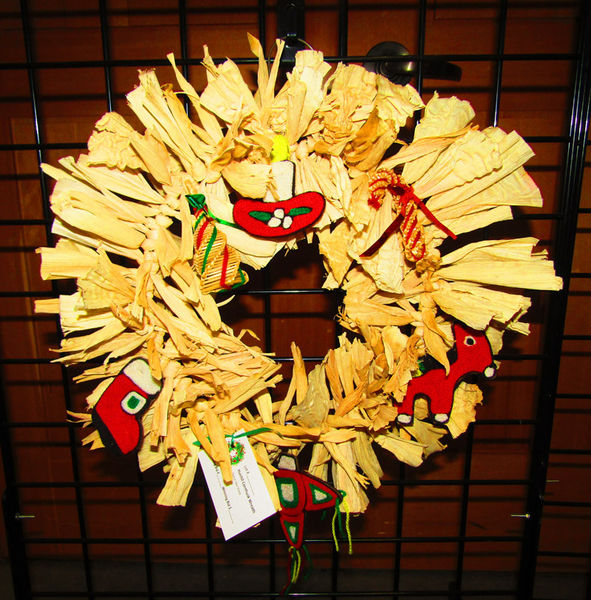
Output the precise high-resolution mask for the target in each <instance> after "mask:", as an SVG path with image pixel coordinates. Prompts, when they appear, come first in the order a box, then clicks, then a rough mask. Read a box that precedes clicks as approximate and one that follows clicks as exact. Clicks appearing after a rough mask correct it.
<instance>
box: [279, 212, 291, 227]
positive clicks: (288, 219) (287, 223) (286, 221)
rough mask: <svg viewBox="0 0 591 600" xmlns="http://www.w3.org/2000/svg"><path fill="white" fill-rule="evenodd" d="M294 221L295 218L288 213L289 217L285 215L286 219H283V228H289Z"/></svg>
mask: <svg viewBox="0 0 591 600" xmlns="http://www.w3.org/2000/svg"><path fill="white" fill-rule="evenodd" d="M292 223H293V218H292V217H290V216H289V215H287V217H285V219H283V223H282V224H281V225H282V227H283V229H289V228H290V227H291V224H292Z"/></svg>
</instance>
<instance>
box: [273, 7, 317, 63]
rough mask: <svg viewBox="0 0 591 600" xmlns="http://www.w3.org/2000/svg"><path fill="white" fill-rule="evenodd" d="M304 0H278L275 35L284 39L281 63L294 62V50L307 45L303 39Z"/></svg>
mask: <svg viewBox="0 0 591 600" xmlns="http://www.w3.org/2000/svg"><path fill="white" fill-rule="evenodd" d="M304 9H305V6H304V0H278V2H277V37H278V38H280V39H282V40H284V41H285V48H284V49H283V55H282V57H281V62H282V63H294V62H295V55H296V52H299V51H300V50H305V49H306V48H308V47H309V46H308V45H307V44H306V42H305V41H304V39H305V13H304Z"/></svg>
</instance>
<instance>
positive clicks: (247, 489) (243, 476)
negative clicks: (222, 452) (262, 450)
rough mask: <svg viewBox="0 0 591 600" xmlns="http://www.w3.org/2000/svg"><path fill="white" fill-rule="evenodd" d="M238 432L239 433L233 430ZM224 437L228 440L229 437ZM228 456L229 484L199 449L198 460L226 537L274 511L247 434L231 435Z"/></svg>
mask: <svg viewBox="0 0 591 600" xmlns="http://www.w3.org/2000/svg"><path fill="white" fill-rule="evenodd" d="M240 433H243V432H242V431H238V432H237V434H240ZM226 439H227V440H228V442H229V441H230V438H229V437H228V438H226ZM230 456H231V457H232V463H233V464H232V484H230V485H226V484H225V483H224V480H223V478H222V473H221V471H220V468H219V467H218V466H217V465H216V464H215V463H214V462H213V461H212V460H211V458H209V456H207V453H206V452H203V451H202V452H199V462H201V468H202V469H203V474H204V475H205V481H206V482H207V487H208V488H209V493H210V494H211V499H212V500H213V505H214V506H215V510H216V513H217V515H218V519H219V521H220V525H221V527H222V532H223V534H224V538H225V539H226V540H229V539H230V538H232V537H234V536H235V535H238V534H239V533H241V532H242V531H245V530H246V529H249V528H250V527H252V526H254V525H256V524H257V523H260V522H261V521H262V520H263V519H266V518H267V517H270V516H271V515H272V514H274V513H275V512H276V510H275V507H274V506H273V500H272V499H271V496H270V495H269V492H268V491H267V486H266V485H265V481H264V479H263V476H262V474H261V472H260V471H259V467H258V465H257V461H256V458H255V455H254V452H253V450H252V447H251V445H250V442H249V441H248V437H246V436H244V437H239V438H236V436H234V448H231V449H230Z"/></svg>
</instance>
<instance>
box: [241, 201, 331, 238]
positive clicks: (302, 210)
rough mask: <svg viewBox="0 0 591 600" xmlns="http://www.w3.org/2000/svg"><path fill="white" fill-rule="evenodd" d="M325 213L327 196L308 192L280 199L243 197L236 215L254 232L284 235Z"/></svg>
mask: <svg viewBox="0 0 591 600" xmlns="http://www.w3.org/2000/svg"><path fill="white" fill-rule="evenodd" d="M323 212H324V196H323V195H322V194H319V193H318V192H305V193H303V194H298V195H297V196H293V197H292V198H289V199H288V200H280V201H278V202H263V201H262V200H249V199H247V198H241V199H240V200H238V202H236V204H235V205H234V210H233V217H234V221H235V222H236V223H237V224H238V225H240V227H242V228H243V229H244V230H245V231H247V232H248V233H250V234H251V235H255V236H257V237H264V238H282V237H287V236H290V235H293V234H294V233H297V232H298V231H301V230H302V229H305V228H306V227H309V226H310V225H312V224H313V223H315V222H316V221H317V220H318V219H319V218H320V216H321V215H322V213H323Z"/></svg>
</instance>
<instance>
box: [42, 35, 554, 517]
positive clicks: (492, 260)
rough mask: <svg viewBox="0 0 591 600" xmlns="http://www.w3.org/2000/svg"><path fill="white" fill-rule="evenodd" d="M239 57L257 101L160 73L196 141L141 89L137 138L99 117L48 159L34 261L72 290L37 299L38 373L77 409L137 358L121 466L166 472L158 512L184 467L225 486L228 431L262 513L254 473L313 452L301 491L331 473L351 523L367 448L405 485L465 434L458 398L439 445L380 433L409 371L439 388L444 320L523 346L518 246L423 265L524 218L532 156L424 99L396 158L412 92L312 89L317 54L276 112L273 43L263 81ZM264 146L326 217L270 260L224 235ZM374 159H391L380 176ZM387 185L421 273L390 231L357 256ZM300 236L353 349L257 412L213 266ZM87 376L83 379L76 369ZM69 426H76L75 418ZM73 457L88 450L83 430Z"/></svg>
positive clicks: (549, 281) (345, 68) (542, 284)
mask: <svg viewBox="0 0 591 600" xmlns="http://www.w3.org/2000/svg"><path fill="white" fill-rule="evenodd" d="M249 45H250V48H251V50H252V52H253V54H254V55H255V56H256V57H257V58H258V73H257V82H258V89H257V90H256V92H255V93H253V92H252V91H251V89H250V88H249V86H248V85H247V83H246V82H245V81H244V79H243V77H242V75H241V72H240V70H239V68H238V67H237V65H236V64H235V63H233V62H232V61H230V60H226V61H225V62H223V63H222V64H219V65H216V63H215V62H214V61H213V59H212V58H211V56H209V53H208V51H207V47H206V48H205V58H204V63H203V64H204V67H205V69H206V72H207V85H206V87H205V89H204V90H203V92H201V93H198V91H197V90H196V89H195V88H194V87H193V86H192V85H191V83H190V82H188V81H187V80H186V79H185V78H184V77H183V76H182V74H181V73H180V71H179V70H178V69H177V68H176V65H175V61H174V56H172V55H169V57H168V58H169V60H170V62H171V64H172V67H173V70H174V73H175V76H176V79H177V83H178V86H179V87H180V90H181V92H182V93H184V94H185V95H186V97H187V98H188V99H189V101H190V102H191V105H192V107H193V108H194V116H195V118H194V121H191V120H190V119H189V116H188V115H187V113H186V112H185V110H184V106H183V104H182V101H181V100H180V99H179V96H178V94H177V93H175V92H173V90H172V88H171V87H170V86H161V85H160V83H159V81H158V79H157V77H156V74H155V72H154V71H143V72H141V73H140V76H139V85H138V87H137V88H136V89H134V90H133V91H132V92H130V93H129V94H128V95H127V99H128V103H129V106H130V108H131V110H132V111H133V112H134V114H135V115H136V116H137V118H138V119H139V121H140V123H141V124H142V126H143V128H144V129H143V131H136V130H135V129H134V128H133V127H132V126H131V125H130V124H129V123H128V122H127V121H126V120H125V119H124V118H123V117H121V116H120V115H118V114H117V113H112V112H111V113H107V114H106V115H104V116H103V117H102V118H101V119H99V121H97V123H96V125H95V130H94V132H93V133H92V135H91V137H90V139H89V142H88V154H82V155H81V156H80V157H78V158H77V159H74V158H72V157H68V158H65V159H63V160H61V161H60V167H59V168H58V167H53V166H51V165H43V168H44V170H45V172H46V173H47V174H48V175H50V176H51V177H53V178H54V179H55V180H56V181H57V183H56V185H55V188H54V191H53V194H52V197H51V206H52V210H53V211H54V214H55V221H54V225H53V231H54V233H55V234H56V235H57V236H58V238H59V239H58V242H57V244H56V246H55V247H54V248H41V249H39V252H40V254H41V276H42V277H43V278H44V279H67V278H72V279H75V280H76V285H77V289H76V291H75V292H74V293H71V294H69V295H62V296H60V298H59V299H55V300H54V299H50V300H41V301H37V302H36V310H37V311H39V312H47V313H54V314H55V313H59V315H60V319H61V324H62V329H63V333H64V339H63V341H62V343H61V346H60V348H59V358H57V361H59V362H62V363H64V364H68V365H69V364H83V365H84V367H85V368H84V370H83V371H82V373H80V374H79V375H78V376H77V377H76V380H77V381H95V382H96V387H95V389H94V391H92V392H91V393H90V394H89V396H88V398H87V404H88V408H89V410H90V409H92V407H93V406H94V404H95V403H96V402H97V401H98V399H99V398H100V395H101V394H102V392H103V391H104V390H105V389H106V387H107V386H108V385H109V383H110V382H111V381H112V378H113V377H115V376H116V375H117V374H118V373H119V372H120V371H121V369H122V368H123V367H124V366H125V365H126V364H127V362H128V361H129V360H131V359H133V358H136V357H143V358H145V359H146V360H148V362H149V365H150V368H151V371H152V374H153V376H154V377H155V378H157V379H158V380H160V381H161V383H162V387H161V390H160V393H159V394H158V396H157V398H156V399H155V400H154V402H153V403H152V405H151V406H150V408H149V410H148V411H147V412H146V413H145V414H144V415H143V417H142V423H143V426H144V440H143V443H142V446H141V448H140V451H139V453H138V462H139V465H140V468H141V469H147V468H150V467H152V466H154V465H157V464H164V468H165V470H166V471H167V473H168V479H167V481H166V484H165V486H164V489H163V491H162V493H161V494H160V497H159V498H158V503H160V504H164V505H169V506H171V505H184V504H185V502H186V500H187V495H188V493H189V490H190V487H191V485H192V482H193V479H194V476H195V472H196V467H197V459H198V453H199V452H202V451H203V452H206V453H207V454H208V455H209V456H210V457H211V458H212V459H213V460H214V461H215V462H217V463H218V464H219V465H220V468H221V471H222V473H223V476H224V479H225V481H226V482H230V481H231V467H230V457H229V453H228V447H227V442H226V436H227V435H230V434H232V433H234V432H236V431H237V430H240V429H244V430H245V431H247V432H252V435H251V436H250V439H251V442H252V444H253V446H254V449H255V454H256V457H257V461H258V464H259V466H260V468H261V472H262V473H263V478H264V480H265V484H266V485H267V487H268V489H269V491H270V493H271V496H272V498H273V500H274V502H275V505H276V506H277V507H278V506H279V500H278V496H277V492H276V489H275V485H274V480H273V475H272V473H273V470H274V469H275V467H274V466H273V461H274V460H275V459H276V457H277V455H278V453H279V449H281V450H282V451H291V452H293V453H294V454H298V453H300V452H301V450H302V449H303V448H304V446H305V445H306V444H312V447H313V449H312V456H311V461H310V464H309V470H310V472H311V473H312V474H313V475H316V476H318V477H321V478H327V477H329V476H330V475H331V474H332V477H333V482H334V483H335V485H336V486H337V487H338V488H340V489H342V490H344V491H345V492H346V493H347V502H348V504H349V506H350V508H351V511H352V512H354V513H356V512H363V511H364V510H365V508H366V506H367V504H368V497H367V495H366V493H365V491H364V488H365V487H366V486H367V485H368V484H369V483H371V484H372V485H373V486H374V487H379V485H380V478H381V477H382V469H381V466H380V464H379V462H378V460H377V457H376V454H375V452H374V449H373V448H374V444H378V445H380V446H382V447H383V448H385V449H386V450H387V451H388V452H389V453H390V454H391V455H393V457H395V458H396V459H397V460H400V461H402V462H405V463H406V464H409V465H412V466H418V465H420V464H421V463H422V461H423V460H424V459H425V458H426V457H427V456H429V455H430V454H431V453H433V452H436V451H440V450H442V449H443V448H444V445H443V443H442V442H441V438H442V437H443V436H444V435H445V434H446V433H447V432H449V433H450V434H451V435H452V436H454V437H456V436H458V435H460V434H461V433H462V432H464V431H465V430H466V428H467V427H468V425H469V423H471V422H472V421H473V420H474V418H475V406H476V405H477V404H479V403H480V401H481V398H482V393H481V392H480V390H479V388H478V387H477V386H475V385H473V384H467V383H461V384H460V385H459V386H458V388H457V390H456V393H455V398H454V403H453V407H452V412H451V415H450V420H449V423H448V424H447V425H446V428H442V427H437V426H434V425H433V424H431V423H430V422H429V420H428V419H429V413H428V407H427V404H426V403H421V402H420V401H418V402H417V403H416V412H415V418H414V421H413V423H412V424H411V425H410V426H406V427H399V426H398V425H397V424H396V417H397V406H398V403H399V402H401V401H402V400H403V398H404V396H405V393H406V388H407V386H408V382H409V381H410V380H411V378H412V377H413V376H415V375H417V374H418V369H419V363H420V359H421V358H422V357H423V356H425V355H430V356H431V357H433V358H435V359H436V360H437V361H439V363H440V364H441V365H442V367H443V368H446V369H447V368H449V358H448V355H447V352H448V350H449V349H450V348H451V346H452V345H453V336H452V333H451V332H452V327H451V324H452V319H455V320H458V321H461V322H463V323H465V324H467V325H469V326H471V327H474V328H476V329H479V330H486V331H487V335H488V337H489V339H490V341H491V344H492V347H493V350H494V351H495V352H497V351H498V350H500V348H501V345H502V334H503V332H504V331H505V330H506V329H512V330H515V331H518V332H520V333H527V332H528V326H527V323H523V322H522V321H521V319H522V317H523V316H524V314H525V312H526V311H527V309H528V307H529V305H530V300H529V299H528V298H527V297H526V296H524V295H523V294H522V293H521V292H520V290H521V289H522V288H528V289H553V290H555V289H559V288H560V286H561V281H560V279H559V278H558V277H556V276H555V274H554V270H553V267H552V264H551V262H550V261H549V260H548V259H547V256H546V254H545V253H544V252H536V251H535V250H534V247H535V245H536V243H537V241H536V240H535V239H533V238H523V239H518V240H486V241H483V242H477V243H471V244H467V245H461V237H460V238H459V240H458V245H459V247H458V249H456V250H455V251H453V252H450V253H449V254H444V255H440V252H439V250H438V246H439V245H440V244H441V242H442V241H443V239H444V238H445V237H446V235H447V233H446V231H444V229H443V228H442V227H441V226H440V224H443V225H445V226H446V227H447V228H449V229H451V231H452V232H453V233H455V234H456V235H459V234H461V233H463V232H468V231H473V230H475V229H477V228H480V227H484V226H486V225H488V224H490V223H494V222H496V221H500V220H506V219H510V218H511V217H512V215H511V207H512V206H531V207H538V206H541V196H540V193H539V190H538V189H537V187H536V186H535V184H534V183H533V181H532V179H531V178H530V177H529V176H528V175H527V174H526V172H525V170H524V169H523V164H524V163H525V162H526V161H527V160H528V159H529V158H530V157H531V156H532V151H531V148H529V146H527V144H526V143H525V142H524V141H523V139H522V138H521V137H520V136H519V135H518V134H517V133H515V132H510V133H506V132H504V131H502V130H501V129H499V128H497V127H490V128H487V129H484V130H482V131H480V130H479V129H478V128H477V127H476V126H474V125H472V124H471V121H472V119H473V118H474V111H473V110H472V107H471V106H470V105H469V104H468V103H467V102H465V101H462V100H459V99H457V98H455V97H452V98H440V97H439V96H438V95H437V94H435V95H434V97H433V98H432V99H431V100H430V102H429V103H428V104H427V106H426V107H424V108H425V111H424V115H423V118H422V119H421V122H420V124H419V125H418V126H417V127H416V128H415V132H414V140H413V141H412V142H411V143H409V144H403V143H401V142H400V141H399V140H397V134H398V132H399V130H400V129H401V128H402V127H404V126H405V125H406V124H407V122H408V120H409V119H410V118H411V117H412V116H413V114H414V112H415V111H416V110H419V109H421V108H423V103H422V100H421V98H420V96H419V95H418V93H417V92H416V91H415V90H414V89H413V88H412V87H410V86H398V85H395V84H392V83H390V82H389V81H387V80H386V79H384V78H383V77H381V76H379V75H376V74H374V73H368V72H367V71H366V70H364V69H363V68H362V67H360V66H358V65H338V66H337V67H336V69H335V70H334V72H332V73H331V69H330V66H329V65H328V64H327V63H326V62H325V61H324V59H323V55H322V53H320V52H317V51H304V52H301V53H298V54H297V56H296V62H295V67H294V69H293V70H292V72H291V73H290V74H289V75H288V78H287V82H286V83H285V85H284V86H283V87H282V88H281V90H279V91H278V92H277V93H276V89H275V88H276V80H277V76H278V71H279V60H280V56H281V52H282V50H283V45H284V43H283V42H281V41H280V42H278V43H277V48H278V52H277V56H276V58H275V60H274V62H273V65H272V67H271V69H270V70H269V68H268V66H267V63H266V60H265V55H264V51H263V49H262V47H261V44H260V43H259V42H258V41H257V40H256V39H255V38H253V37H252V36H249ZM276 135H283V136H285V137H286V139H287V142H288V144H289V151H290V153H291V156H290V160H291V161H292V162H293V163H294V165H295V193H297V194H299V193H303V192H306V191H317V192H320V193H321V194H323V196H324V197H325V200H326V209H325V211H324V214H323V215H322V216H321V218H320V219H319V220H318V221H317V223H315V224H314V225H313V226H312V227H311V229H310V230H309V231H308V232H301V233H299V234H298V235H296V236H295V237H294V238H292V239H287V240H284V239H277V240H273V239H259V238H254V237H252V236H251V235H249V234H248V233H247V232H245V231H243V230H241V229H239V228H237V227H236V224H235V223H234V222H233V217H232V211H233V200H232V198H231V195H232V194H234V193H236V194H238V195H242V196H247V197H252V198H260V199H263V198H265V196H267V195H268V194H270V195H271V196H273V192H274V187H273V186H274V181H273V177H272V176H271V175H272V167H271V150H272V147H273V139H274V138H275V136H276ZM394 142H399V145H400V146H401V147H400V149H399V151H398V152H396V153H395V154H393V155H392V156H390V157H389V158H387V159H384V158H383V157H384V155H385V154H386V151H387V150H388V148H390V147H391V146H392V144H393V143H394ZM394 168H396V169H397V170H398V171H397V172H402V178H403V180H404V181H405V182H406V183H407V184H409V185H412V187H413V191H414V194H415V195H416V197H418V198H419V199H420V200H421V201H423V202H424V203H425V205H426V206H427V208H428V209H429V210H430V211H431V213H432V215H433V217H434V218H432V217H431V216H429V215H428V214H427V213H426V212H424V211H422V210H421V209H418V210H417V215H418V221H417V227H419V226H420V227H421V228H422V230H423V233H424V239H425V255H424V257H423V258H421V259H420V260H418V261H417V262H416V263H411V262H409V261H408V260H407V259H406V258H405V254H404V247H403V245H404V243H403V242H402V241H401V238H400V234H399V232H397V231H394V232H393V233H391V235H389V237H387V239H384V240H382V241H383V243H382V244H381V245H380V246H379V248H378V249H377V250H374V251H373V253H372V254H371V255H367V250H368V249H369V248H372V247H374V245H375V243H376V242H377V241H379V240H380V239H381V238H382V236H383V235H384V234H385V232H386V231H387V230H388V228H389V227H390V225H391V224H392V222H393V221H394V220H395V219H396V218H397V217H398V216H399V215H398V213H397V211H400V210H402V209H401V208H400V205H398V204H396V203H395V202H394V200H393V196H392V195H391V194H390V192H388V193H386V194H385V196H384V198H383V201H382V203H381V205H380V206H379V208H375V207H374V206H372V205H370V204H369V203H368V197H369V187H368V183H369V180H370V178H371V176H372V174H373V173H374V172H375V171H377V170H388V169H394ZM193 194H203V195H204V196H205V198H206V203H207V210H208V211H209V213H208V217H209V218H210V227H209V230H208V232H207V235H206V236H205V237H206V239H207V240H209V239H210V238H211V237H212V236H213V229H214V228H215V230H216V236H219V237H218V240H217V244H218V245H214V244H212V246H211V247H209V246H208V245H207V247H208V251H207V252H205V250H204V248H197V249H195V247H194V245H193V232H192V226H193V219H192V217H191V215H190V212H189V207H188V204H187V199H186V196H187V195H193ZM413 201H414V200H413ZM400 216H404V215H400ZM312 232H315V233H316V234H317V235H318V238H319V240H320V253H321V255H322V258H323V261H324V264H325V265H326V269H327V273H328V276H327V279H326V281H325V284H324V285H325V287H328V288H337V287H340V288H341V289H342V290H343V291H344V292H345V299H344V304H343V307H342V309H341V311H340V313H339V318H340V321H341V324H342V325H343V326H344V327H345V328H347V329H349V330H351V331H353V332H354V333H355V334H357V335H356V337H355V339H354V340H353V341H351V340H350V339H349V338H348V337H347V336H346V335H342V336H340V338H339V344H338V347H336V348H334V349H329V350H328V352H327V354H326V356H325V358H324V360H323V361H322V363H321V364H320V365H318V366H316V367H315V368H314V369H312V370H311V372H310V373H307V372H306V366H305V362H304V360H303V357H302V354H301V352H300V350H299V348H298V347H297V346H296V344H295V343H292V348H291V351H292V356H293V371H292V376H291V379H290V382H289V386H288V390H287V393H286V395H285V397H283V398H276V397H275V396H273V395H272V394H273V393H274V390H273V388H274V387H275V385H276V384H277V383H278V382H279V381H280V379H281V376H280V375H278V373H277V372H278V370H279V364H278V363H276V362H275V361H274V360H273V359H272V358H271V357H270V356H268V355H266V354H265V353H263V352H261V351H260V349H259V348H257V347H255V346H249V345H248V344H247V343H246V342H245V341H244V339H243V334H242V333H240V334H238V335H236V334H235V333H234V332H233V331H232V330H231V329H230V328H229V327H228V326H227V325H226V324H225V323H223V322H222V320H221V317H220V314H219V310H218V306H217V304H216V298H215V293H216V292H217V290H218V289H219V287H220V283H221V281H220V279H221V269H222V266H223V265H222V264H221V262H222V263H223V261H225V256H226V255H225V254H224V253H225V250H227V258H228V264H227V265H225V267H226V268H227V269H228V275H227V280H226V284H228V285H232V284H234V283H237V282H238V276H237V273H238V269H240V268H241V265H247V266H249V267H252V268H254V269H261V268H263V267H264V266H265V265H267V264H268V262H269V261H270V260H271V259H272V258H273V257H274V256H276V255H277V254H278V253H280V252H282V251H284V250H291V249H294V248H296V246H297V242H298V240H300V239H303V237H305V236H307V237H308V238H310V237H311V235H312ZM208 236H209V237H208ZM220 261H221V262H220ZM193 267H195V268H193ZM95 359H96V360H100V361H101V362H100V363H99V364H92V365H89V364H85V363H87V362H88V361H91V360H95ZM74 416H75V417H76V418H77V419H78V420H80V421H81V422H82V423H83V424H84V425H85V426H87V425H90V424H91V421H92V419H91V416H90V414H86V413H80V414H77V415H74ZM294 423H295V424H294ZM260 429H263V430H262V431H255V430H260ZM84 442H85V443H88V444H89V445H91V448H99V447H101V446H102V443H101V440H100V438H99V436H98V434H97V432H92V433H91V434H90V435H88V436H86V438H85V439H84ZM194 442H198V443H199V444H198V445H195V444H194Z"/></svg>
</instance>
